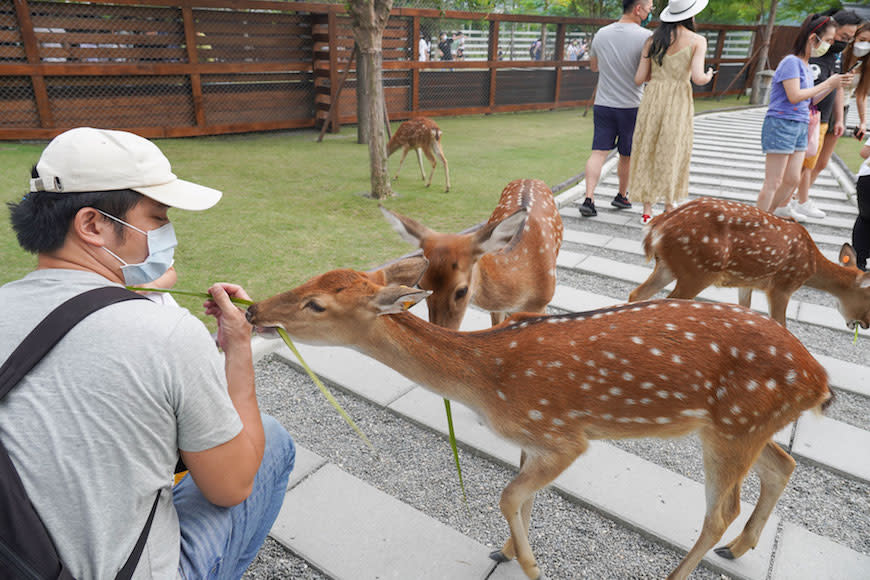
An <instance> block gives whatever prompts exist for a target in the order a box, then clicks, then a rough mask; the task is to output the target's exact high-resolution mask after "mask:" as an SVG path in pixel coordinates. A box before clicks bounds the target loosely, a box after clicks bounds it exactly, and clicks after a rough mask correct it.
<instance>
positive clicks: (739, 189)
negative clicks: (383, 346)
mask: <svg viewBox="0 0 870 580" xmlns="http://www.w3.org/2000/svg"><path fill="white" fill-rule="evenodd" d="M763 115H764V110H763V109H751V110H742V111H739V112H729V113H718V114H709V115H703V116H699V117H697V118H696V125H695V148H694V152H693V157H692V176H691V189H690V193H691V195H692V196H693V197H694V196H697V195H707V196H716V197H722V198H727V199H734V200H740V201H745V202H754V200H755V196H756V194H757V192H758V189H759V187H760V184H761V180H762V178H763V156H762V154H761V151H760V148H759V146H758V142H759V132H760V125H761V120H762V117H763ZM611 169H612V167H610V166H608V168H607V171H608V173H607V174H605V177H604V179H603V180H602V183H601V184H600V186H599V188H598V190H597V192H596V197H597V199H599V200H600V202H599V203H600V205H601V206H604V205H606V202H607V200H609V199H610V198H612V196H613V195H614V194H615V192H616V178H615V176H614V175H613V172H612V171H611ZM848 178H849V176H848V175H845V174H840V173H837V172H836V171H828V170H826V171H825V172H824V173H823V174H822V176H821V177H820V179H819V180H818V182H817V183H816V185H815V187H814V188H813V190H812V191H811V195H812V197H813V198H814V200H815V201H816V202H817V205H818V206H819V207H821V208H822V209H823V210H824V211H826V212H828V217H826V218H825V219H824V220H810V221H809V223H808V224H807V227H808V229H809V230H810V231H811V233H812V235H813V237H814V239H815V240H816V242H817V243H818V244H819V246H820V248H822V250H823V252H824V253H825V254H826V255H827V256H829V257H830V258H832V259H833V258H835V257H836V248H837V247H838V245H839V244H841V243H842V242H843V241H848V239H849V235H850V234H849V232H850V231H851V226H852V223H853V221H854V216H855V214H856V210H855V205H854V200H852V199H851V198H850V197H851V194H852V192H853V191H854V187H853V185H852V184H851V183H850V182H849V179H848ZM583 185H584V184H583V183H581V184H580V185H579V186H577V187H575V188H573V189H571V190H569V191H568V192H566V193H564V194H562V195H560V196H559V202H560V206H561V207H562V209H561V211H562V215H563V219H564V221H565V227H566V232H565V244H564V246H563V250H562V252H561V255H560V257H559V268H560V271H559V279H560V285H559V286H558V288H557V291H556V295H555V297H554V299H553V302H552V303H551V306H552V307H553V308H556V309H559V310H568V311H574V310H588V309H592V308H599V307H603V306H609V305H612V304H617V303H620V302H622V301H624V300H625V296H624V295H608V294H607V293H596V292H591V291H589V290H587V289H586V288H583V287H574V286H572V285H570V283H569V282H562V281H563V279H567V280H570V279H571V278H572V276H574V275H577V276H581V277H590V276H592V277H596V278H599V279H606V280H611V281H615V282H622V283H628V284H629V285H635V284H637V283H640V282H642V281H643V280H645V279H646V277H647V276H648V274H649V272H650V271H651V267H650V266H649V265H648V264H644V263H643V259H642V252H641V246H640V239H641V231H640V228H641V225H640V223H639V221H638V217H639V208H635V209H632V210H628V211H619V212H618V211H609V210H604V211H602V210H601V208H599V215H598V217H597V218H593V219H590V220H582V219H580V218H579V216H578V213H577V209H576V203H574V201H575V200H576V198H577V197H578V196H581V195H582V194H581V192H582V191H583V189H582V188H583ZM850 187H851V188H852V189H851V190H850ZM605 250H606V251H605ZM700 298H701V299H704V300H713V301H723V302H736V291H734V290H720V289H708V290H707V291H705V292H704V293H703V294H702V295H701V296H700ZM754 306H755V307H756V308H757V309H759V310H762V311H763V310H764V309H765V308H766V301H765V300H764V299H763V297H762V296H757V297H755V299H754ZM414 312H415V313H417V314H418V315H420V316H422V317H425V316H426V313H425V308H424V307H422V306H421V305H418V306H417V307H415V310H414ZM788 316H789V318H790V319H791V321H790V324H795V325H797V326H799V327H800V328H802V329H807V330H806V332H804V333H803V334H804V335H809V336H811V337H812V336H814V334H813V333H814V330H813V329H818V330H817V332H818V333H819V334H820V335H824V336H825V337H827V340H828V341H830V340H831V338H830V337H831V336H833V337H834V340H842V343H843V345H844V346H843V348H850V349H851V348H854V349H858V351H857V352H863V353H865V356H864V357H863V359H861V360H859V361H858V362H856V361H855V360H854V359H855V357H854V356H853V357H851V358H852V359H853V360H852V361H851V362H850V361H849V360H844V358H838V357H834V356H829V355H824V354H819V353H816V354H817V358H818V359H819V360H820V362H822V364H823V365H824V366H825V367H826V368H827V369H828V372H829V374H830V380H831V384H832V385H833V386H834V387H835V388H836V389H837V390H838V391H842V392H845V393H848V394H849V395H850V396H854V397H857V398H858V400H859V401H860V404H865V403H867V402H868V401H870V367H868V366H864V364H859V363H860V362H862V360H867V359H868V357H867V356H866V354H867V353H868V349H870V332H868V331H863V330H862V331H861V338H859V340H858V344H857V345H856V346H852V344H851V334H850V333H849V332H848V331H847V329H846V328H845V324H844V322H843V320H842V318H841V317H840V315H839V313H838V312H837V311H836V309H834V308H832V307H831V301H830V300H823V299H819V298H818V295H817V294H813V293H807V294H805V295H801V297H800V298H798V299H795V300H793V301H792V302H791V304H790V305H789V310H788ZM792 321H793V322H792ZM488 325H489V316H488V315H486V314H484V313H482V312H479V311H471V312H469V314H468V315H467V316H466V320H465V322H464V324H463V327H464V328H466V329H479V328H485V327H487V326H488ZM790 328H791V326H790ZM838 337H839V338H838ZM802 340H804V341H805V343H806V344H807V346H808V348H810V350H811V351H814V350H815V349H816V348H822V343H821V342H819V343H817V344H816V343H813V342H812V341H811V340H807V339H803V338H802ZM298 346H299V347H300V350H301V352H302V355H303V356H304V357H305V359H306V361H307V362H308V363H309V364H310V365H311V367H312V368H313V369H314V370H315V371H316V372H317V373H318V374H319V375H320V376H321V377H322V378H324V379H326V380H328V381H329V382H331V383H333V384H336V385H340V386H341V387H342V388H344V389H346V390H348V391H351V392H353V393H355V394H357V395H358V396H360V397H362V398H365V399H367V400H370V401H372V402H373V403H375V404H377V405H379V406H383V407H385V408H388V409H390V410H392V411H393V412H394V413H396V414H397V415H398V416H400V417H403V418H406V419H407V420H410V421H413V422H415V423H417V424H420V425H424V426H426V427H428V428H430V429H432V430H434V431H438V432H443V431H444V429H445V425H444V423H445V421H444V407H443V403H442V401H441V398H440V397H438V396H436V395H434V394H432V393H430V392H428V391H426V390H424V389H422V388H420V387H418V386H416V385H415V384H413V383H412V382H411V381H409V380H408V379H405V378H404V377H402V376H401V375H399V374H397V373H395V372H394V371H392V370H390V369H388V368H387V367H384V366H383V365H381V364H380V363H377V362H375V361H373V360H371V359H369V358H367V357H364V356H363V355H360V354H358V353H356V352H354V351H350V350H347V349H340V348H328V347H310V346H305V345H298ZM255 349H256V352H255V355H256V356H262V355H263V354H265V353H268V352H276V353H278V354H279V355H280V356H282V357H284V358H286V359H287V360H289V361H291V362H295V360H294V358H293V356H292V354H290V353H289V351H287V350H286V349H285V348H284V347H283V346H282V345H281V344H280V342H278V341H265V340H262V339H260V340H257V341H256V343H255ZM828 350H830V349H828ZM859 359H860V357H859ZM453 413H454V422H455V425H456V432H457V435H458V437H459V438H460V441H461V443H462V444H464V445H465V446H466V447H470V448H473V449H475V450H477V451H478V452H479V453H481V454H484V455H486V456H488V457H491V458H493V459H495V460H496V461H498V462H501V463H504V464H507V465H514V466H516V461H517V458H518V457H519V454H518V452H517V449H516V448H515V447H514V446H513V445H511V444H509V443H506V442H504V441H502V440H500V439H498V438H497V437H496V436H494V435H493V434H492V433H491V432H490V431H488V430H487V429H485V428H484V427H482V426H481V425H480V424H479V423H478V421H477V419H476V417H475V416H474V414H473V413H472V412H471V411H470V410H468V409H466V408H464V407H463V406H462V405H458V404H455V403H454V405H453ZM858 423H859V424H858V425H856V424H855V421H851V422H846V421H841V420H837V419H833V418H827V417H826V418H822V419H819V418H817V417H802V418H801V419H800V420H799V421H797V424H796V425H792V426H789V427H788V428H787V429H785V430H783V432H781V433H780V434H779V435H778V436H777V440H778V441H780V442H781V443H783V444H785V445H788V444H789V443H791V445H792V454H793V455H794V456H795V458H796V459H797V460H798V463H799V467H798V469H800V464H801V463H805V462H806V463H812V464H815V465H818V466H822V468H823V469H825V470H829V471H830V472H831V473H832V474H836V477H843V478H846V479H850V480H855V481H859V482H864V483H867V482H870V453H868V452H867V450H868V449H870V425H868V421H867V420H866V416H865V420H864V421H863V423H862V422H860V421H859V422H858ZM553 487H555V488H556V489H558V490H559V491H560V492H561V493H562V494H564V495H566V496H567V497H569V498H571V499H574V500H576V501H578V502H580V503H582V504H584V505H587V506H591V507H592V508H593V509H595V510H597V511H599V512H601V513H603V514H605V515H606V516H608V517H610V518H611V519H613V520H614V521H616V522H618V523H619V525H623V526H627V527H629V528H632V529H635V530H640V531H642V532H643V533H645V534H647V535H649V536H651V537H653V538H654V539H656V540H657V541H659V542H661V543H663V544H666V545H669V546H672V547H674V548H676V549H678V550H682V551H685V550H688V548H689V547H690V546H691V544H692V543H693V542H694V540H695V538H696V536H697V533H698V526H699V514H701V513H703V511H704V509H703V505H704V489H703V485H702V484H700V483H697V482H695V481H693V480H690V479H688V478H686V477H684V476H682V475H679V474H677V473H675V472H672V471H670V470H668V469H667V468H665V467H662V466H660V465H657V464H655V463H652V462H650V461H647V460H646V459H643V458H641V457H639V456H637V455H633V454H631V453H628V452H626V451H623V450H622V449H619V448H617V447H616V446H614V445H612V444H610V443H607V442H604V441H595V442H593V444H592V446H591V447H590V449H589V451H588V452H587V453H586V454H585V455H583V456H582V457H581V458H579V459H578V460H577V461H576V462H575V464H574V465H573V466H572V467H571V468H569V469H568V470H567V471H566V472H565V473H563V474H562V475H561V476H560V477H559V478H558V479H557V481H556V482H555V483H554V484H553ZM865 499H866V498H865ZM494 501H495V500H494ZM676 506H680V507H679V509H675V508H676ZM751 508H752V506H751V505H744V506H743V509H742V510H741V516H740V518H739V519H738V521H737V522H735V523H734V525H733V526H732V527H731V529H730V530H729V532H728V533H726V536H729V537H730V536H733V535H734V534H735V533H736V530H738V529H739V528H741V527H742V526H743V524H744V523H745V519H746V517H748V514H749V513H750V512H751ZM865 513H866V512H865ZM868 517H870V516H868ZM272 536H273V537H274V538H275V539H276V540H278V541H279V542H280V543H282V544H283V545H285V546H286V547H287V548H288V549H290V550H291V551H292V552H294V553H296V554H297V555H299V556H301V557H302V558H304V559H305V560H307V561H308V562H309V563H310V564H311V565H312V566H313V567H315V568H317V569H319V570H321V571H323V572H324V573H325V574H327V575H328V576H330V577H333V578H337V579H342V580H344V579H348V580H350V579H357V578H415V579H418V578H433V579H435V578H438V579H441V578H457V579H465V578H468V579H477V578H481V579H483V578H491V579H493V580H498V579H521V578H525V576H524V575H523V574H522V572H521V571H520V568H519V566H518V565H517V564H516V563H515V562H510V563H507V564H501V565H497V564H495V563H493V562H492V561H491V560H489V559H488V558H487V553H488V552H489V550H490V548H487V547H485V546H483V545H482V544H480V543H478V542H476V541H474V540H471V539H470V538H468V537H466V536H465V535H463V534H462V533H461V532H459V531H457V530H454V529H452V528H449V527H447V526H445V525H444V524H442V523H440V522H438V521H437V520H434V519H433V518H431V517H429V516H427V515H424V514H422V513H420V512H418V511H417V510H415V509H414V508H412V507H411V506H409V505H407V504H404V503H402V502H401V501H399V500H396V499H394V498H392V497H390V496H388V495H386V494H384V493H383V492H380V491H378V490H377V489H376V488H375V487H372V486H371V485H369V484H368V483H366V482H364V481H361V480H359V479H356V478H355V477H353V476H351V475H349V474H347V473H345V472H343V471H342V470H341V469H340V468H339V467H338V466H337V465H335V464H333V463H329V462H326V461H325V460H324V459H322V458H320V457H318V456H317V455H316V454H313V453H311V452H308V451H306V450H305V449H300V455H299V457H298V463H297V468H296V470H295V471H294V473H293V476H292V478H291V483H290V489H289V491H288V493H287V498H286V500H285V503H284V509H283V510H282V513H281V516H280V517H279V519H278V521H277V523H276V524H275V526H274V528H273V529H272ZM865 545H866V544H865ZM433 551H435V552H436V553H439V554H449V555H450V558H449V559H447V560H446V561H445V560H443V559H439V564H438V569H437V570H429V571H427V570H423V569H421V567H420V562H421V561H425V560H426V559H430V560H431V554H432V552H433ZM703 565H704V566H707V567H708V568H711V569H713V570H715V571H719V572H721V573H724V574H726V575H728V576H730V577H732V578H746V579H753V580H755V579H758V580H761V579H765V580H792V579H804V578H805V579H812V580H818V579H823V578H830V579H838V580H841V579H850V578H854V579H865V578H870V556H868V554H866V553H860V552H856V551H854V550H851V549H849V548H847V547H844V546H841V545H839V544H837V543H835V542H833V541H831V540H830V539H829V538H826V537H823V536H820V535H817V534H814V533H811V532H809V531H808V530H806V529H804V528H802V527H800V526H798V525H795V524H794V523H791V522H789V521H787V519H786V520H783V519H780V517H779V515H777V513H775V514H774V516H773V517H771V520H770V521H769V523H768V524H767V526H766V528H765V532H764V534H763V536H762V538H761V542H760V543H759V545H758V547H757V548H756V549H755V550H753V551H751V552H750V553H748V554H746V555H745V556H744V557H743V558H741V559H739V560H736V561H729V560H724V559H722V558H719V557H717V556H716V555H715V554H713V553H712V552H711V553H710V554H708V556H707V558H706V559H705V562H704V564H703Z"/></svg>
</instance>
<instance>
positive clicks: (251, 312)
mask: <svg viewBox="0 0 870 580" xmlns="http://www.w3.org/2000/svg"><path fill="white" fill-rule="evenodd" d="M255 309H256V304H252V305H250V306H248V309H247V310H246V311H245V319H247V321H248V323H249V324H253V323H254V310H255Z"/></svg>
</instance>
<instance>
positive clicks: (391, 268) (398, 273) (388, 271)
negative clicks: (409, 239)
mask: <svg viewBox="0 0 870 580" xmlns="http://www.w3.org/2000/svg"><path fill="white" fill-rule="evenodd" d="M428 267H429V260H427V259H426V258H424V257H423V256H411V257H410V258H405V259H404V260H399V261H398V262H393V263H392V264H388V265H386V266H384V267H383V268H381V269H380V270H378V271H376V272H373V273H372V274H370V277H371V278H372V279H373V280H374V281H375V282H377V283H378V284H380V285H381V286H389V285H390V284H392V285H394V286H395V285H400V284H401V285H405V286H416V285H417V282H419V281H420V278H422V277H423V274H424V273H425V272H426V268H428Z"/></svg>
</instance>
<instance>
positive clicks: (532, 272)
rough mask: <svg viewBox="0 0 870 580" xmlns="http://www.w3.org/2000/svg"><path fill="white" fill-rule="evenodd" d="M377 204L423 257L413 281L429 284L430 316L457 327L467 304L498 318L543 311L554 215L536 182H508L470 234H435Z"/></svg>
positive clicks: (557, 232) (552, 274)
mask: <svg viewBox="0 0 870 580" xmlns="http://www.w3.org/2000/svg"><path fill="white" fill-rule="evenodd" d="M381 211H382V212H383V213H384V217H386V218H387V221H389V222H390V224H391V225H392V226H393V229H395V230H396V231H397V232H398V233H399V235H400V236H401V237H402V239H404V240H405V241H407V242H410V243H412V244H414V245H417V246H419V247H420V248H422V249H423V255H424V256H425V257H426V258H427V259H428V260H429V268H428V269H427V270H426V273H425V274H423V278H422V279H421V280H420V287H421V288H423V289H424V290H431V291H432V294H431V295H430V296H429V298H427V300H426V304H427V306H428V308H429V320H430V321H431V322H433V323H435V324H438V325H439V326H444V327H447V328H452V329H454V330H458V329H459V325H460V324H461V323H462V318H463V317H464V316H465V311H466V309H467V308H468V306H469V304H474V305H475V306H478V307H479V308H482V309H484V310H487V311H489V312H490V313H491V316H492V323H493V324H498V323H499V322H501V321H503V320H504V319H505V317H506V315H507V313H509V312H541V313H543V312H544V310H545V309H546V307H547V304H549V303H550V300H552V298H553V293H554V292H555V291H556V257H557V256H558V254H559V248H560V247H561V245H562V218H561V217H560V216H559V208H557V207H556V203H555V201H554V199H553V192H552V191H550V188H549V187H547V184H546V183H544V182H543V181H540V180H538V179H517V180H515V181H511V182H510V183H509V184H507V186H506V187H505V188H504V190H503V191H502V192H501V196H500V197H499V200H498V205H497V206H496V208H495V210H494V211H493V212H492V215H490V216H489V220H488V221H487V222H486V224H484V225H483V226H482V227H481V228H479V229H477V230H475V231H473V232H471V233H461V234H444V233H439V232H436V231H434V230H431V229H429V228H427V227H426V226H424V225H423V224H421V223H420V222H417V221H415V220H413V219H411V218H409V217H405V216H403V215H400V214H398V213H395V212H392V211H390V210H388V209H386V208H383V207H382V208H381Z"/></svg>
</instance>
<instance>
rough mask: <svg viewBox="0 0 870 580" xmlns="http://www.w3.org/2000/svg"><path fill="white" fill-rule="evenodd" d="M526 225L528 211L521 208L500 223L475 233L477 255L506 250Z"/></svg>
mask: <svg viewBox="0 0 870 580" xmlns="http://www.w3.org/2000/svg"><path fill="white" fill-rule="evenodd" d="M525 225H526V210H525V208H521V209H518V210H517V211H515V212H514V213H512V214H511V215H509V216H508V217H506V218H504V219H503V220H501V221H500V222H496V223H495V224H489V225H487V226H484V227H483V228H481V229H480V230H478V231H477V232H475V233H474V243H475V250H476V252H475V253H476V254H477V255H478V256H480V255H483V254H489V253H490V252H498V251H499V250H501V249H503V248H505V247H506V246H507V245H508V244H509V243H510V242H511V240H513V239H514V237H515V236H517V234H519V233H520V232H521V231H522V230H523V227H525Z"/></svg>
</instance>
